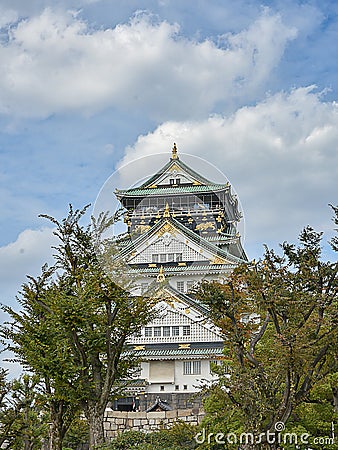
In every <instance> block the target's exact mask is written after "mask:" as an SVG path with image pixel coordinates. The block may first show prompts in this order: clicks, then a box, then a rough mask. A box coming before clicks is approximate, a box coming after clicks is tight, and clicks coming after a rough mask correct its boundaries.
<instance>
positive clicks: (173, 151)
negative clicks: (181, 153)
mask: <svg viewBox="0 0 338 450" xmlns="http://www.w3.org/2000/svg"><path fill="white" fill-rule="evenodd" d="M171 159H178V156H177V147H176V144H175V142H174V146H173V148H172V155H171Z"/></svg>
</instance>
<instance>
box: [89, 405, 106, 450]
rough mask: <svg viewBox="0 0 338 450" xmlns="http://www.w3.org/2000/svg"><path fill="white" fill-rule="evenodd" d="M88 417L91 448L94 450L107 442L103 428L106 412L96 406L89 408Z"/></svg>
mask: <svg viewBox="0 0 338 450" xmlns="http://www.w3.org/2000/svg"><path fill="white" fill-rule="evenodd" d="M86 416H87V420H88V424H89V448H90V450H92V449H94V448H95V447H96V446H99V445H102V444H104V443H105V442H106V440H105V435H104V428H103V420H104V410H103V411H101V410H100V409H99V408H97V406H96V405H95V404H94V405H92V406H88V407H87V411H86Z"/></svg>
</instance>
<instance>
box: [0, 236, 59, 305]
mask: <svg viewBox="0 0 338 450" xmlns="http://www.w3.org/2000/svg"><path fill="white" fill-rule="evenodd" d="M56 242H57V238H56V237H55V236H54V235H53V230H52V229H51V228H41V229H39V230H25V231H23V232H22V233H20V234H19V236H18V238H17V240H16V241H15V242H11V243H10V244H8V245H6V246H4V247H0V284H1V296H0V303H3V304H11V305H14V304H15V296H16V294H17V293H18V291H19V289H20V286H21V285H22V283H24V282H26V281H27V278H26V276H27V275H32V276H34V277H36V276H38V275H40V274H41V267H42V266H43V265H44V264H45V263H46V262H47V263H49V264H51V263H52V253H53V252H54V251H53V250H52V249H51V246H52V245H55V244H56Z"/></svg>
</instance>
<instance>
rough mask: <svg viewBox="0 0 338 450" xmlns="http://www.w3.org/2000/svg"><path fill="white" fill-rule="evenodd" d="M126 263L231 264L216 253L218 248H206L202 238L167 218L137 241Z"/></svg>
mask: <svg viewBox="0 0 338 450" xmlns="http://www.w3.org/2000/svg"><path fill="white" fill-rule="evenodd" d="M127 260H128V264H153V263H156V264H157V263H159V264H161V263H162V264H165V263H171V262H172V263H173V262H181V263H187V262H201V261H203V262H207V261H209V262H210V263H211V264H231V263H232V261H227V260H226V259H225V258H224V257H220V256H219V255H218V249H215V251H212V250H211V249H210V245H209V248H206V246H205V245H204V242H203V239H201V238H200V239H197V240H196V239H195V240H193V239H192V238H191V237H190V236H188V235H187V234H186V233H184V231H182V230H180V229H178V228H177V227H175V226H174V225H173V223H172V222H171V221H169V220H164V221H163V222H162V226H160V228H157V229H156V232H154V233H152V234H150V235H149V236H148V237H147V239H146V240H143V239H142V240H140V241H139V242H137V245H136V248H134V249H133V251H132V253H131V255H130V257H129V259H128V258H127Z"/></svg>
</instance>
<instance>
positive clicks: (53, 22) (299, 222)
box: [0, 0, 338, 303]
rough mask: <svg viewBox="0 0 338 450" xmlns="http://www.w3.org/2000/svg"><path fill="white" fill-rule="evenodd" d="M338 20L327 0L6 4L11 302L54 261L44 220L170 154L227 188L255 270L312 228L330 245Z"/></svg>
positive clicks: (337, 125)
mask: <svg viewBox="0 0 338 450" xmlns="http://www.w3.org/2000/svg"><path fill="white" fill-rule="evenodd" d="M337 14H338V4H337V2H335V1H325V0H324V1H322V0H321V1H319V0H318V1H295V0H293V1H287V0H286V1H285V0H283V1H266V2H261V1H256V0H251V1H249V0H237V1H236V2H234V1H230V0H229V1H226V0H222V1H221V0H214V1H213V0H185V1H182V0H177V1H170V0H158V1H156V0H153V1H142V0H137V1H136V0H134V1H132V0H123V1H122V2H121V1H115V0H67V1H66V0H64V1H61V0H53V1H51V0H50V1H47V0H45V1H42V0H41V1H40V0H35V1H34V0H31V1H30V2H27V1H26V0H2V1H1V2H0V27H1V29H0V61H1V64H0V180H1V185H0V198H1V212H2V213H1V216H0V224H1V235H0V268H1V273H0V281H1V288H2V289H1V292H2V293H1V299H0V301H1V302H2V303H13V302H14V297H15V293H16V292H17V290H18V289H19V286H20V285H21V283H22V282H23V281H24V280H25V275H26V274H31V275H37V274H38V273H39V269H40V267H41V265H42V264H43V263H44V262H45V261H46V260H48V259H50V250H49V247H50V244H51V243H52V242H53V238H52V233H51V228H50V226H49V224H48V223H46V222H45V221H43V220H42V219H39V218H38V214H41V213H47V214H52V215H54V216H56V217H57V218H62V217H63V216H64V214H65V213H66V211H67V205H68V203H72V204H73V205H74V206H75V207H82V206H84V205H85V204H87V203H92V204H94V203H95V199H96V197H97V195H98V193H99V192H100V189H101V187H102V186H103V185H104V183H105V182H106V180H107V179H108V178H109V177H110V176H111V174H112V173H114V172H115V171H116V170H117V169H118V168H119V167H121V166H123V165H125V164H130V171H129V172H128V180H129V182H130V183H131V184H132V183H133V181H134V180H135V179H139V178H140V177H141V176H142V174H140V173H139V170H138V168H137V165H136V168H135V164H131V163H132V161H133V160H135V159H137V158H144V157H145V156H147V157H148V158H147V159H146V161H147V164H146V166H147V167H146V172H147V171H148V172H151V171H152V170H155V169H156V164H155V163H154V167H153V166H152V163H151V158H149V155H151V154H155V153H156V154H157V153H164V154H166V155H167V156H165V155H164V161H166V158H167V157H169V155H170V149H171V147H172V144H173V142H177V145H178V148H179V151H180V152H182V153H187V154H191V155H194V156H196V157H201V158H205V159H206V160H207V161H208V162H209V163H210V164H213V165H215V166H216V167H217V168H219V169H220V170H222V172H224V174H225V175H226V176H227V177H228V179H229V180H230V181H231V183H232V185H233V186H234V189H235V190H236V192H237V194H238V196H239V198H240V200H241V203H242V207H243V211H244V215H245V225H246V227H245V228H246V233H245V234H246V236H245V238H246V240H245V246H246V249H247V253H248V255H249V257H250V258H257V257H259V256H260V255H261V254H262V251H263V247H262V245H263V243H267V244H268V245H270V246H273V247H276V246H277V245H278V243H279V242H282V241H284V240H290V241H294V240H296V237H297V235H298V233H299V232H300V230H301V228H302V227H303V226H304V225H307V224H310V225H312V226H314V227H315V228H316V229H318V230H322V231H324V232H325V233H326V234H325V240H328V239H329V238H330V235H331V234H332V228H333V224H332V221H331V217H332V213H331V210H330V208H329V207H328V204H329V203H333V204H337V203H338V196H337V185H338V149H337V147H338V109H337V103H336V101H337V99H338V82H337V77H338V54H337V42H338V17H337ZM149 161H150V162H149ZM154 161H155V159H154ZM156 161H157V160H156ZM145 175H147V173H145ZM125 181H126V180H125ZM325 252H326V254H327V255H328V256H329V257H330V258H331V259H332V258H334V257H335V256H334V255H332V254H330V252H329V250H328V248H326V249H325Z"/></svg>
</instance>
